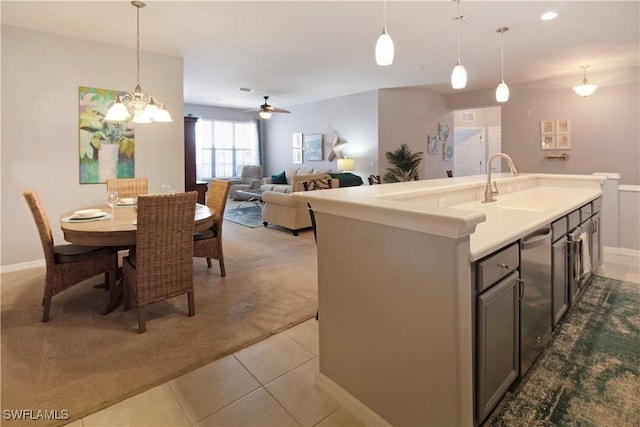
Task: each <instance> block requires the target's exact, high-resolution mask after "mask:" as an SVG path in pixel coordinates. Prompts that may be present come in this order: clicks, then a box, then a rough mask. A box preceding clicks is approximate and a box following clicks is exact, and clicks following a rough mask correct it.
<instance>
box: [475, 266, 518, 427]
mask: <svg viewBox="0 0 640 427" xmlns="http://www.w3.org/2000/svg"><path fill="white" fill-rule="evenodd" d="M518 293H519V291H518V272H517V271H514V272H512V273H511V274H509V275H508V276H507V277H505V278H504V279H502V280H501V281H500V282H498V283H497V284H496V285H494V286H492V287H491V288H490V289H489V290H487V291H486V292H483V293H482V294H480V296H479V297H478V306H477V310H478V311H477V337H478V345H477V403H476V405H477V410H478V422H479V423H480V422H482V421H483V420H484V419H485V418H486V417H487V415H489V413H490V412H491V410H492V409H493V408H494V407H495V406H496V405H497V404H498V402H499V401H500V399H501V398H502V396H503V395H504V393H505V392H506V391H507V389H508V388H509V386H510V385H511V384H512V383H513V382H514V381H515V379H516V378H517V377H518V361H519V333H520V332H519V312H520V304H519V300H518Z"/></svg>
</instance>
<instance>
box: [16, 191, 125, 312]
mask: <svg viewBox="0 0 640 427" xmlns="http://www.w3.org/2000/svg"><path fill="white" fill-rule="evenodd" d="M23 196H24V198H25V200H26V201H27V204H28V205H29V209H30V210H31V214H32V215H33V219H34V221H35V223H36V227H37V228H38V233H39V234H40V241H41V243H42V250H43V251H44V260H45V264H46V268H47V271H46V276H45V281H44V297H43V299H42V305H43V306H44V311H43V314H42V321H43V322H47V321H48V320H49V311H50V309H51V299H52V298H53V296H54V295H57V294H59V293H60V292H62V291H64V290H66V289H68V288H70V287H72V286H74V285H77V284H79V283H80V282H82V281H84V280H87V279H89V278H91V277H94V276H97V275H99V274H104V275H105V287H109V288H111V289H113V287H114V286H115V280H116V269H117V268H118V258H117V253H116V251H115V249H114V248H111V247H108V246H106V247H105V246H82V245H72V244H64V245H54V244H53V233H52V232H51V225H50V224H49V219H48V218H47V215H46V213H45V211H44V209H43V208H42V204H41V202H40V198H39V197H38V195H37V194H36V192H35V191H33V190H28V191H25V192H24V193H23Z"/></svg>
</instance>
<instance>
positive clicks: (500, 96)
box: [496, 82, 509, 102]
mask: <svg viewBox="0 0 640 427" xmlns="http://www.w3.org/2000/svg"><path fill="white" fill-rule="evenodd" d="M508 100H509V86H507V84H506V83H505V82H502V83H500V84H499V85H498V87H497V88H496V101H498V102H507V101H508Z"/></svg>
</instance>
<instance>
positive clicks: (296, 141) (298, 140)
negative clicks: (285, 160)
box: [293, 133, 302, 148]
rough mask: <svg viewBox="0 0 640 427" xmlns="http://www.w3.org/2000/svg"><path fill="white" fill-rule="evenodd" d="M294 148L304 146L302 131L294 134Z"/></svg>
mask: <svg viewBox="0 0 640 427" xmlns="http://www.w3.org/2000/svg"><path fill="white" fill-rule="evenodd" d="M293 148H302V133H294V134H293Z"/></svg>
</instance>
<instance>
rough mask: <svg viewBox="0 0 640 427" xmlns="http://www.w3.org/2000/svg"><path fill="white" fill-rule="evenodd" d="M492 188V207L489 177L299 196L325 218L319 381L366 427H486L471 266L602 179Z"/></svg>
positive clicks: (499, 179)
mask: <svg viewBox="0 0 640 427" xmlns="http://www.w3.org/2000/svg"><path fill="white" fill-rule="evenodd" d="M494 179H495V182H496V184H497V187H498V188H499V190H500V194H499V195H498V196H497V201H496V202H494V203H486V204H485V203H482V202H481V201H482V199H483V197H484V190H485V182H486V176H473V177H460V178H448V179H438V180H426V181H412V182H407V183H395V184H384V185H375V186H364V187H350V188H339V189H332V190H326V191H314V192H299V193H295V194H294V197H296V198H299V199H300V200H302V201H305V202H309V203H310V204H311V206H312V208H313V210H314V211H315V213H316V220H317V231H318V240H317V243H318V292H319V295H318V300H319V312H320V372H319V374H318V376H317V379H316V384H317V386H318V387H320V388H322V389H325V390H327V391H329V392H330V393H331V394H333V395H334V396H335V397H337V398H338V399H339V400H341V402H342V404H343V405H344V406H345V407H346V408H347V409H349V410H351V411H352V412H353V413H354V414H355V415H356V416H357V417H359V418H360V419H361V420H362V421H363V422H365V423H366V424H368V425H425V426H426V425H438V426H445V425H452V426H454V425H455V426H461V425H463V426H472V425H475V424H477V423H478V420H477V409H476V406H477V404H476V398H477V391H476V382H477V378H476V376H477V375H476V363H477V356H476V344H475V340H476V332H475V328H476V277H475V263H476V262H477V261H479V260H482V259H483V258H484V257H487V256H488V255H490V254H492V253H494V252H496V251H499V250H500V249H502V248H505V247H507V246H509V245H512V244H513V243H514V242H518V241H519V239H521V238H523V237H524V236H526V235H528V234H529V233H531V232H533V231H535V230H537V229H539V228H540V227H541V226H543V225H549V224H550V223H551V222H552V221H554V220H555V219H557V218H560V217H562V216H563V215H566V214H568V213H570V212H572V211H574V210H575V209H577V208H580V207H581V206H583V205H585V204H587V203H589V202H591V201H592V200H594V199H596V198H598V197H599V196H600V195H601V194H602V191H601V183H602V181H603V180H604V179H603V178H601V177H593V176H581V175H547V174H523V175H520V176H516V177H511V176H510V175H508V174H495V175H494ZM550 318H551V313H549V321H551V320H550Z"/></svg>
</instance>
